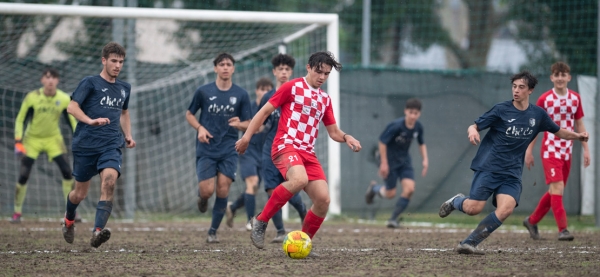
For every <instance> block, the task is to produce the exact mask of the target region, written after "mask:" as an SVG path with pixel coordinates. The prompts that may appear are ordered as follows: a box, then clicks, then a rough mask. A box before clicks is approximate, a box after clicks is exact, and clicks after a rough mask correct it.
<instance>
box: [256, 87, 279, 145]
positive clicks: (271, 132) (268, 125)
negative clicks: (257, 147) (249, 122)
mask: <svg viewBox="0 0 600 277" xmlns="http://www.w3.org/2000/svg"><path fill="white" fill-rule="evenodd" d="M275 91H277V90H276V89H272V90H271V91H269V92H267V93H266V94H265V95H263V97H262V99H260V104H259V105H258V109H259V110H260V109H261V108H262V107H263V106H264V105H265V104H267V102H269V99H270V98H271V97H272V96H273V94H275ZM280 117H281V110H280V108H277V109H275V110H274V111H273V112H272V113H271V114H270V115H269V117H267V119H266V120H265V123H264V126H265V129H264V130H263V132H264V133H265V138H264V141H265V143H264V146H263V148H262V152H263V156H264V155H267V156H268V157H271V145H273V140H274V139H275V135H276V134H277V126H278V125H279V118H280Z"/></svg>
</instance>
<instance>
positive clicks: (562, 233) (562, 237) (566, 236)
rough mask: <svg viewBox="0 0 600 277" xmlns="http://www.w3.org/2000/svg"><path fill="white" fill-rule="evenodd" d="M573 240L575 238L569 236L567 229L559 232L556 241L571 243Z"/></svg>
mask: <svg viewBox="0 0 600 277" xmlns="http://www.w3.org/2000/svg"><path fill="white" fill-rule="evenodd" d="M574 239H575V237H574V236H573V235H571V233H570V232H569V230H567V229H564V230H562V231H560V233H558V240H561V241H572V240H574Z"/></svg>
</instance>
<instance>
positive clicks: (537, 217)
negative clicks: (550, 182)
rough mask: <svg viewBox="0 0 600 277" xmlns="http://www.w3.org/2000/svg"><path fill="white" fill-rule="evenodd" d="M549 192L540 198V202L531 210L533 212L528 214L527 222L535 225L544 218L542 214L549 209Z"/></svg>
mask: <svg viewBox="0 0 600 277" xmlns="http://www.w3.org/2000/svg"><path fill="white" fill-rule="evenodd" d="M550 198H551V197H550V193H548V192H546V193H545V194H544V195H543V196H542V198H541V199H540V203H538V205H537V207H536V208H535V210H534V211H533V213H532V214H531V215H530V216H529V223H531V224H533V225H535V224H538V222H540V221H541V220H542V218H544V216H545V215H546V214H547V213H548V211H549V210H550V206H552V205H551V202H550Z"/></svg>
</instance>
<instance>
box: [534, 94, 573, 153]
mask: <svg viewBox="0 0 600 277" xmlns="http://www.w3.org/2000/svg"><path fill="white" fill-rule="evenodd" d="M537 105H538V106H540V107H542V108H543V109H544V110H546V112H547V113H548V115H550V118H552V120H554V122H555V123H556V124H558V126H560V128H563V129H567V130H569V131H573V130H574V128H573V127H574V126H575V120H577V119H581V118H582V117H583V107H582V106H581V97H579V94H578V93H577V92H575V91H572V90H570V89H567V94H566V95H564V96H561V95H558V94H556V92H555V91H554V89H551V90H549V91H547V92H544V94H542V95H541V96H540V98H538V101H537ZM572 148H573V141H571V140H565V139H561V138H559V137H557V136H556V135H554V134H552V133H549V132H545V133H544V140H543V141H542V158H544V159H547V158H551V157H554V158H556V159H562V160H565V161H568V160H570V159H571V153H572Z"/></svg>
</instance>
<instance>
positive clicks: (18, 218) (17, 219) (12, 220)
mask: <svg viewBox="0 0 600 277" xmlns="http://www.w3.org/2000/svg"><path fill="white" fill-rule="evenodd" d="M10 223H21V214H20V213H14V214H13V215H12V217H11V218H10Z"/></svg>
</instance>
